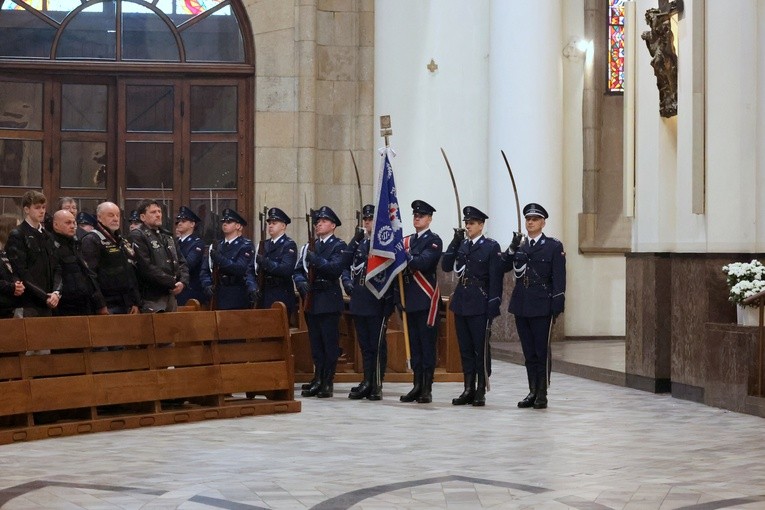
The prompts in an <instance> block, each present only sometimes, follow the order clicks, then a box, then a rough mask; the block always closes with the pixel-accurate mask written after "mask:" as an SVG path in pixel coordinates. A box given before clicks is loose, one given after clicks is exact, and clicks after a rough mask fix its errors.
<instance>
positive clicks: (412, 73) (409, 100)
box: [375, 0, 494, 244]
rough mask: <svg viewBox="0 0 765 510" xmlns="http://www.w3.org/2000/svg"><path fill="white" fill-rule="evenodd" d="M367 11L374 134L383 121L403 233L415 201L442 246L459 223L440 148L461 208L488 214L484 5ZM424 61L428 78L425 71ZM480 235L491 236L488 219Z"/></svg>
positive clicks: (404, 4)
mask: <svg viewBox="0 0 765 510" xmlns="http://www.w3.org/2000/svg"><path fill="white" fill-rule="evenodd" d="M375 10H376V11H375V50H376V51H375V117H376V119H375V123H376V124H375V131H376V132H377V133H379V126H378V125H377V118H378V117H379V116H380V115H390V116H391V121H392V125H393V137H392V139H391V146H392V147H393V148H394V149H395V150H396V152H397V154H398V155H397V157H396V158H395V159H394V160H393V161H392V165H393V171H394V174H395V178H396V185H397V188H398V198H399V202H400V203H401V211H402V219H403V221H404V225H405V226H406V228H405V233H408V232H411V231H412V228H411V224H412V214H411V212H412V210H411V208H410V207H409V205H410V203H411V202H412V200H415V199H423V200H425V201H426V202H428V203H430V204H431V205H433V207H435V208H436V211H437V212H436V214H435V215H434V216H433V223H432V225H431V228H432V229H433V230H434V231H435V232H437V233H439V234H440V235H441V237H442V238H444V243H445V244H447V243H448V242H449V240H451V236H452V228H453V227H456V226H458V220H460V219H461V216H460V217H458V214H457V206H456V202H455V199H454V194H453V191H452V185H451V181H450V179H449V174H448V171H447V168H446V164H445V163H444V160H443V158H442V156H441V152H440V150H439V148H440V147H443V148H444V150H445V151H446V154H447V156H449V161H450V162H451V165H452V169H453V170H454V173H455V178H456V180H457V185H458V187H459V192H460V199H461V203H462V207H464V206H466V205H474V206H476V207H478V208H479V209H481V210H483V211H484V212H487V213H488V198H487V180H486V167H487V155H486V139H487V129H488V123H487V110H488V100H487V93H488V53H489V47H488V46H489V35H488V34H489V30H488V27H489V2H488V1H487V0H480V1H471V2H464V1H461V0H419V1H417V2H411V1H410V0H385V1H378V2H376V3H375ZM431 58H433V59H434V60H435V62H436V63H437V64H438V70H437V71H436V72H435V73H431V72H429V71H428V69H427V68H426V66H427V65H428V63H429V62H430V60H431ZM378 140H379V145H378V146H381V145H383V140H382V139H381V138H378ZM378 159H379V158H378ZM486 232H487V234H488V235H494V234H493V232H492V220H491V219H490V220H489V221H488V222H487V228H486Z"/></svg>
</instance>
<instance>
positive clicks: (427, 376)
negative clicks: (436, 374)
mask: <svg viewBox="0 0 765 510" xmlns="http://www.w3.org/2000/svg"><path fill="white" fill-rule="evenodd" d="M431 402H433V372H432V371H430V370H429V371H427V372H423V376H422V391H421V392H420V396H419V397H417V403H418V404H430V403H431Z"/></svg>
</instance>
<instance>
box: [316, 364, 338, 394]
mask: <svg viewBox="0 0 765 510" xmlns="http://www.w3.org/2000/svg"><path fill="white" fill-rule="evenodd" d="M334 381H335V367H334V366H332V367H331V368H328V369H327V370H325V371H324V376H323V378H322V381H321V387H320V388H319V391H318V392H317V393H316V396H317V397H319V398H330V397H332V395H333V394H334V390H335V387H334Z"/></svg>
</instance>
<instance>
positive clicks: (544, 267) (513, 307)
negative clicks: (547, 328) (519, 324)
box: [502, 234, 566, 317]
mask: <svg viewBox="0 0 765 510" xmlns="http://www.w3.org/2000/svg"><path fill="white" fill-rule="evenodd" d="M502 259H503V263H504V266H505V267H504V269H505V271H506V272H507V271H513V275H514V276H515V288H514V289H513V295H512V297H511V298H510V306H509V308H508V310H509V311H510V313H512V314H514V315H517V316H519V317H544V316H547V315H558V314H559V313H561V312H563V308H564V305H565V292H566V254H565V252H564V250H563V243H561V242H560V241H558V240H557V239H555V238H554V237H547V236H546V235H544V234H542V236H541V237H540V238H539V241H538V242H537V243H536V244H535V245H534V247H531V246H530V243H529V242H528V241H527V242H524V243H523V244H522V245H521V246H520V247H519V248H518V250H517V251H516V252H515V253H514V254H511V253H508V252H505V253H503V254H502Z"/></svg>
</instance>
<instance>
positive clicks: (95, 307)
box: [53, 209, 109, 315]
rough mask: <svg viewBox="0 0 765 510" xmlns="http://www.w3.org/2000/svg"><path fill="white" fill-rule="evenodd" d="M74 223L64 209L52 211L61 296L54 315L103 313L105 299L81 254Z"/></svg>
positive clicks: (104, 312) (104, 313) (106, 312)
mask: <svg viewBox="0 0 765 510" xmlns="http://www.w3.org/2000/svg"><path fill="white" fill-rule="evenodd" d="M76 231H77V224H76V222H75V220H74V216H72V213H70V212H69V211H67V210H65V209H61V210H59V211H56V212H55V213H54V214H53V244H54V245H55V246H56V255H57V256H58V260H59V264H60V265H61V280H62V287H61V300H60V301H59V302H58V306H57V307H56V309H55V310H54V311H53V315H93V314H95V313H98V314H101V315H106V314H108V313H109V312H108V311H107V309H106V301H104V296H103V295H102V294H101V290H100V289H99V288H98V282H97V281H96V275H95V273H93V271H91V269H90V268H89V267H88V264H87V263H86V262H85V260H84V259H83V258H82V250H81V246H80V241H79V240H78V239H77V237H76V236H75V233H76Z"/></svg>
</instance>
